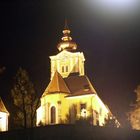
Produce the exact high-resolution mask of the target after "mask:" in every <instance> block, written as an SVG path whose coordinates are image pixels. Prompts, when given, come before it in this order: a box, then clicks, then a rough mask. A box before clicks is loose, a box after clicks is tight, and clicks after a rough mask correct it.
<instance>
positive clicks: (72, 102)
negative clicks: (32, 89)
mask: <svg viewBox="0 0 140 140" xmlns="http://www.w3.org/2000/svg"><path fill="white" fill-rule="evenodd" d="M57 48H58V50H59V53H58V54H56V55H53V56H50V64H51V66H50V68H51V76H50V83H49V84H48V86H47V88H46V89H45V91H44V93H43V95H42V97H41V99H40V101H41V105H40V107H39V108H38V109H37V121H36V124H37V126H39V125H40V124H41V125H49V124H65V123H70V124H73V123H75V122H76V121H77V120H79V119H82V120H83V119H89V120H90V123H91V124H93V125H99V126H103V125H105V122H106V120H107V119H109V118H110V117H112V113H111V112H110V110H109V108H108V107H107V106H106V105H105V104H104V103H103V101H102V100H101V99H100V97H99V96H98V94H97V92H96V90H95V89H94V87H93V85H92V83H91V82H90V80H89V78H88V77H87V76H86V75H85V67H84V63H85V57H84V53H83V52H77V51H76V50H77V44H76V43H75V42H73V41H72V38H71V36H70V30H69V28H68V26H67V24H66V25H65V28H64V30H63V37H62V39H61V42H60V43H59V44H58V46H57Z"/></svg>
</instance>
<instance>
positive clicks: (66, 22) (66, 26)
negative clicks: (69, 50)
mask: <svg viewBox="0 0 140 140" xmlns="http://www.w3.org/2000/svg"><path fill="white" fill-rule="evenodd" d="M68 29H69V26H68V21H67V19H65V25H64V30H68Z"/></svg>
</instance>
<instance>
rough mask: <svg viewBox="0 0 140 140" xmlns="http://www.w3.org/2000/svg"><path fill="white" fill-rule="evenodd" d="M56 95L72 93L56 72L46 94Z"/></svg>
mask: <svg viewBox="0 0 140 140" xmlns="http://www.w3.org/2000/svg"><path fill="white" fill-rule="evenodd" d="M46 92H47V93H55V92H63V93H70V91H69V89H68V87H67V85H66V83H65V81H64V80H63V78H62V76H61V75H60V74H59V73H58V72H57V71H56V72H55V73H54V76H53V78H52V80H51V81H50V83H49V85H48V87H47V89H46V90H45V93H46Z"/></svg>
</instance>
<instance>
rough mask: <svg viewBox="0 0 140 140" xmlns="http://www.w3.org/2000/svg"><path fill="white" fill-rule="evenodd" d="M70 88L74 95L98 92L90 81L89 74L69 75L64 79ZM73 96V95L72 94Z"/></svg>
mask: <svg viewBox="0 0 140 140" xmlns="http://www.w3.org/2000/svg"><path fill="white" fill-rule="evenodd" d="M64 80H65V82H66V84H67V86H68V88H69V90H70V91H71V93H72V96H74V95H84V94H89V93H90V94H96V91H95V89H94V88H93V86H92V84H91V83H90V81H89V79H88V77H87V76H85V75H84V76H79V75H76V76H69V77H67V78H65V79H64ZM70 96H71V95H70Z"/></svg>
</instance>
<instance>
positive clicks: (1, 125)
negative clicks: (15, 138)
mask: <svg viewBox="0 0 140 140" xmlns="http://www.w3.org/2000/svg"><path fill="white" fill-rule="evenodd" d="M7 130H8V114H7V113H5V112H0V131H7Z"/></svg>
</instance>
